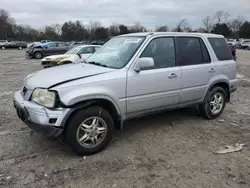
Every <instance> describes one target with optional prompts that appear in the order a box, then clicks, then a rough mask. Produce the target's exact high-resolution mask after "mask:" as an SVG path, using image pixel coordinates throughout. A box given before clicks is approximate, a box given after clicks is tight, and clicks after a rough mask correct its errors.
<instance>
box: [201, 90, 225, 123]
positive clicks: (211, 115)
mask: <svg viewBox="0 0 250 188" xmlns="http://www.w3.org/2000/svg"><path fill="white" fill-rule="evenodd" d="M226 101H227V93H226V91H225V90H224V89H223V88H222V87H219V86H217V87H214V88H213V89H212V90H211V91H209V92H208V94H207V97H206V99H205V101H204V103H203V104H201V105H200V106H199V110H200V113H201V115H202V116H204V117H205V118H208V119H215V118H217V117H219V116H220V115H221V114H222V112H223V110H224V108H225V105H226Z"/></svg>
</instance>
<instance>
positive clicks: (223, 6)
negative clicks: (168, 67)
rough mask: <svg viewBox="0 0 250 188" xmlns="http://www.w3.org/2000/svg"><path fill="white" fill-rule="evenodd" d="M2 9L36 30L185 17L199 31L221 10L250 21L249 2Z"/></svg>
mask: <svg viewBox="0 0 250 188" xmlns="http://www.w3.org/2000/svg"><path fill="white" fill-rule="evenodd" d="M0 8H2V9H5V10H7V11H9V12H10V13H11V15H12V17H14V18H15V20H16V23H17V24H23V25H30V26H32V27H34V28H41V27H43V26H45V25H51V24H55V23H59V24H62V23H64V22H65V21H69V20H72V21H75V20H80V21H82V22H83V23H84V24H87V23H88V22H89V21H91V20H92V21H99V22H101V24H102V25H104V26H109V25H111V24H112V23H117V24H126V25H133V24H134V23H135V22H140V24H141V25H143V26H145V27H146V28H155V27H156V26H161V25H168V26H169V27H174V26H175V25H176V24H177V22H178V21H180V20H181V19H184V18H185V19H187V21H188V22H189V24H190V25H191V26H192V28H198V27H201V26H202V21H201V20H202V18H204V17H205V16H208V15H213V14H214V13H215V12H216V11H219V10H222V11H226V12H228V13H229V14H230V17H231V18H233V17H236V16H238V15H240V16H244V17H245V19H247V20H250V0H14V1H11V0H0Z"/></svg>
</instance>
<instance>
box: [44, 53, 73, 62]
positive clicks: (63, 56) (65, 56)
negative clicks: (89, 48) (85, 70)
mask: <svg viewBox="0 0 250 188" xmlns="http://www.w3.org/2000/svg"><path fill="white" fill-rule="evenodd" d="M73 56H74V54H71V55H69V54H61V55H51V56H47V57H45V58H43V59H42V61H55V60H58V61H61V60H63V59H69V58H71V57H73Z"/></svg>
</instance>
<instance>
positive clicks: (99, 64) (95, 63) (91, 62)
mask: <svg viewBox="0 0 250 188" xmlns="http://www.w3.org/2000/svg"><path fill="white" fill-rule="evenodd" d="M86 63H89V64H92V65H97V66H102V67H107V65H104V64H101V63H98V62H95V61H90V62H86Z"/></svg>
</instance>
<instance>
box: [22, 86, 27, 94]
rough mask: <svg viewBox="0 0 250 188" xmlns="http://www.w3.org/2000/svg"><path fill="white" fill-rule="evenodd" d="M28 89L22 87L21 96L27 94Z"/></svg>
mask: <svg viewBox="0 0 250 188" xmlns="http://www.w3.org/2000/svg"><path fill="white" fill-rule="evenodd" d="M27 91H28V89H27V88H26V87H23V90H22V94H23V95H25V94H26V93H27Z"/></svg>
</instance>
